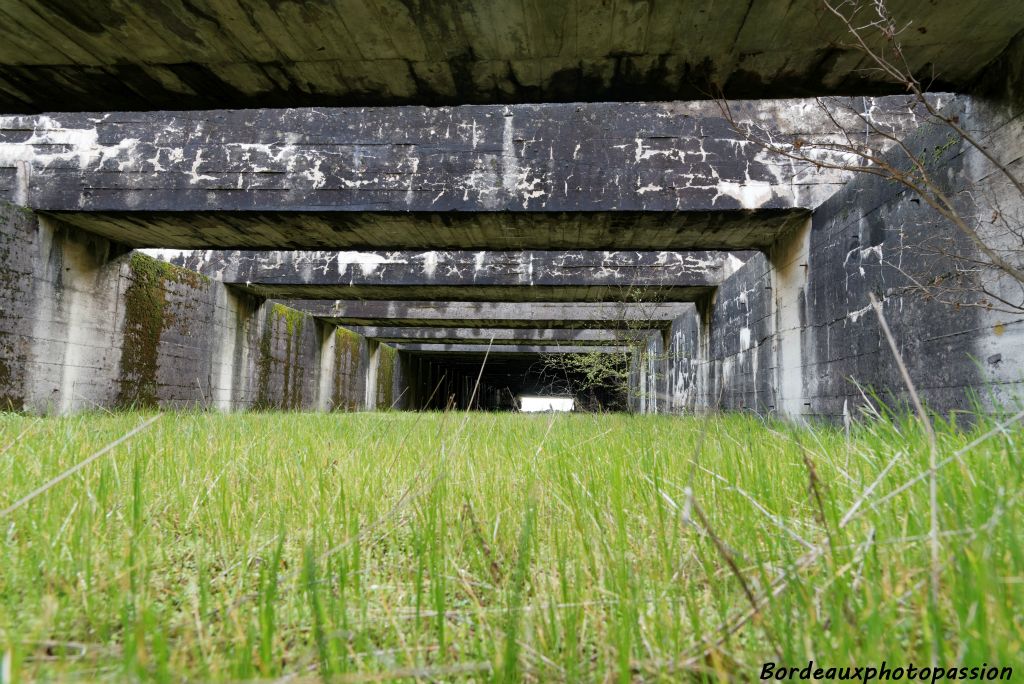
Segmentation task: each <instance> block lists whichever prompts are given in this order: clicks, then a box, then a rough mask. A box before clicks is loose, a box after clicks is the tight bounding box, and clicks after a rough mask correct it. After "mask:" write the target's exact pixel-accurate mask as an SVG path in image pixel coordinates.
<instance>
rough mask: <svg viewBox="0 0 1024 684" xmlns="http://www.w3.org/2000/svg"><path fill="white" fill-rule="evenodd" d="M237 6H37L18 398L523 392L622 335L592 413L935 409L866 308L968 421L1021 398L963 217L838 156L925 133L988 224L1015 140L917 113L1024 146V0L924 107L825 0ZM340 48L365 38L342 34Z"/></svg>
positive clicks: (235, 405)
mask: <svg viewBox="0 0 1024 684" xmlns="http://www.w3.org/2000/svg"><path fill="white" fill-rule="evenodd" d="M207 4H208V5H209V7H208V8H207V10H206V11H203V12H197V11H196V10H195V8H192V7H191V6H181V7H177V6H175V8H171V9H168V10H167V12H168V13H167V14H166V15H165V17H164V19H166V21H167V25H168V26H172V27H174V30H171V31H166V32H156V33H155V32H154V31H155V28H154V25H153V24H151V23H150V22H148V21H147V20H146V19H145V18H144V17H143V16H142V15H141V14H140V13H137V12H131V11H128V10H127V9H125V8H122V7H119V6H117V7H114V6H111V7H104V8H101V9H102V11H100V9H97V10H96V11H95V12H94V13H92V14H90V15H88V16H87V15H86V14H85V13H82V12H78V11H74V10H73V9H71V8H69V7H68V6H66V4H60V3H57V4H54V3H47V4H46V5H45V6H41V5H40V6H36V5H35V4H33V3H30V2H22V1H21V0H18V1H16V2H12V3H10V5H9V7H6V8H5V9H4V15H5V17H6V19H7V20H8V21H7V22H6V23H5V24H4V28H3V29H0V32H2V33H3V34H4V37H5V39H6V40H5V41H3V42H2V45H0V112H2V114H0V197H2V198H3V199H4V204H3V205H2V206H0V226H2V233H0V256H2V257H3V266H2V272H0V304H2V307H0V311H2V315H0V407H6V408H14V409H17V410H26V411H35V412H73V411H77V410H82V409H85V408H89V407H93V408H94V407H96V406H101V407H125V406H145V407H167V408H172V407H179V406H195V405H202V406H205V407H209V408H218V409H222V410H242V409H248V408H276V409H320V410H363V409H381V408H392V407H394V408H410V409H417V408H442V407H444V406H447V405H451V406H455V407H458V408H469V407H473V408H495V409H500V408H507V402H506V399H505V397H506V396H509V395H515V394H522V393H526V392H531V391H540V389H542V388H543V389H545V390H546V391H556V390H557V383H555V381H554V380H552V378H551V377H549V375H550V374H547V375H545V374H544V373H540V372H538V370H537V368H538V361H539V360H541V359H543V358H545V356H544V355H546V354H548V353H551V354H555V355H557V354H567V353H571V352H574V351H576V352H587V351H594V350H606V351H607V352H608V353H609V354H613V355H614V354H618V355H621V357H622V359H623V363H624V364H628V366H629V368H628V372H627V376H628V380H627V391H626V396H625V397H622V396H619V395H618V394H616V392H611V391H607V392H606V391H603V390H600V389H595V390H594V393H593V396H590V397H579V399H580V403H581V404H583V403H585V402H589V403H590V405H593V406H600V407H602V408H615V409H626V408H628V409H629V410H635V411H642V412H670V413H681V412H701V411H717V410H747V411H756V412H758V413H762V414H780V415H785V416H789V417H794V418H801V419H802V418H814V419H824V420H832V421H840V420H848V419H849V418H850V416H851V415H854V414H855V413H856V411H857V410H858V408H857V407H858V406H861V405H863V404H864V396H865V395H864V394H863V393H862V392H861V388H863V387H871V388H873V389H874V390H875V391H876V392H877V393H878V396H880V397H881V398H883V400H886V401H894V402H899V401H901V400H904V399H906V395H905V391H904V388H903V387H902V385H901V383H899V382H898V381H896V380H895V378H896V377H897V373H896V370H895V367H894V365H893V364H894V362H893V360H892V358H891V355H890V354H888V353H887V351H886V348H885V347H884V345H883V344H882V343H881V339H882V337H881V332H880V329H879V327H878V324H877V320H876V319H875V318H874V317H873V315H871V314H870V312H869V310H870V306H869V302H868V295H869V293H874V294H876V296H878V297H879V298H880V299H881V300H882V303H883V307H884V311H885V313H886V315H887V316H888V317H889V319H890V325H891V327H892V328H893V331H894V333H895V334H896V336H897V337H899V338H900V339H901V340H905V343H904V345H903V349H902V352H903V354H904V355H905V361H906V363H907V365H908V366H909V368H910V371H911V372H912V374H914V375H915V376H916V377H918V378H919V383H920V384H919V389H920V391H921V392H922V394H924V395H925V397H926V398H927V400H928V401H929V403H930V404H931V405H932V406H933V407H935V408H936V409H937V410H940V411H943V412H947V413H948V412H955V411H958V410H962V409H967V408H969V404H970V401H971V399H970V398H969V395H970V394H971V393H972V392H976V391H977V390H978V389H979V388H982V387H987V388H990V390H991V391H990V392H988V393H987V394H986V396H987V397H988V398H987V399H985V401H987V402H989V403H990V405H991V406H993V407H995V406H997V405H999V404H1000V402H1001V401H1004V400H1005V399H1007V398H1008V397H1011V396H1013V395H1014V394H1015V393H1016V392H1018V391H1019V388H1020V383H1021V368H1022V367H1024V360H1022V358H1021V351H1020V350H1021V349H1022V348H1024V345H1022V344H1021V341H1022V339H1024V337H1022V330H1024V328H1022V326H1024V321H1022V319H1021V318H1020V317H1019V316H1014V315H1010V314H1007V313H1005V312H1004V311H1001V310H999V309H998V307H985V306H969V307H962V308H960V309H958V310H954V308H952V307H945V306H942V305H940V304H939V303H938V302H936V301H934V300H928V299H927V298H915V297H913V296H911V295H910V294H908V292H909V291H910V290H912V289H913V288H912V285H913V284H914V283H915V282H921V281H922V280H923V282H931V280H933V279H934V278H936V277H939V276H942V274H944V273H948V272H949V264H948V263H942V262H941V260H940V261H936V260H935V259H934V258H933V256H932V255H931V253H930V252H929V251H928V249H927V247H928V244H929V242H930V241H931V240H933V239H934V238H935V237H936V236H942V237H943V239H947V240H949V241H951V244H954V245H956V249H958V250H961V251H963V253H964V254H966V255H967V257H968V258H970V257H971V254H972V253H971V251H970V250H971V249H972V247H971V245H970V244H964V243H963V240H959V242H957V240H958V238H957V237H956V232H955V230H952V229H951V226H950V224H949V223H948V221H946V220H945V219H944V218H943V217H942V216H940V215H938V214H935V213H934V212H932V213H929V211H928V208H927V207H926V206H923V205H922V203H921V201H920V198H918V197H916V196H915V195H914V193H913V192H912V191H910V190H908V189H907V188H901V187H897V186H896V185H894V184H893V183H891V182H890V181H887V180H886V179H885V178H880V177H877V176H872V175H871V174H865V173H861V172H860V171H859V170H858V169H856V168H851V167H850V166H849V165H848V164H846V163H845V162H844V157H843V153H842V152H841V149H842V147H841V146H842V144H844V142H848V141H849V132H850V131H856V132H857V135H856V140H857V144H858V145H861V146H863V147H864V148H865V149H869V150H871V153H872V154H873V155H875V156H876V158H878V159H883V160H885V159H888V160H892V159H897V158H898V155H899V153H900V149H908V150H911V151H913V152H914V153H915V154H918V155H919V156H920V157H921V158H924V159H930V160H933V161H934V163H936V164H939V165H941V169H942V174H943V175H942V178H943V182H944V183H946V184H947V185H948V186H949V189H950V192H951V193H953V194H954V195H955V196H957V197H958V198H963V199H962V201H964V202H966V203H967V210H968V211H969V212H974V213H975V214H977V215H978V216H984V215H986V211H985V208H984V207H983V206H982V205H983V204H984V201H983V200H984V198H986V197H991V198H994V199H993V201H995V202H996V203H997V205H998V206H999V207H1000V209H1001V210H1002V211H1003V212H1005V213H1006V215H1012V216H1016V215H1017V214H1018V213H1019V212H1020V211H1021V207H1022V206H1024V200H1022V199H1021V198H1020V197H1018V196H1016V195H1014V194H1013V193H1012V192H1008V191H1007V189H1006V187H1005V183H1002V182H1000V181H999V179H998V178H997V176H996V175H993V174H992V173H991V168H990V164H989V162H987V161H986V159H985V158H984V155H982V154H980V152H979V150H978V149H977V148H974V147H972V146H971V145H968V144H966V143H965V142H964V141H963V140H961V139H950V138H949V136H947V135H945V134H944V133H943V131H942V130H939V129H936V128H935V127H934V126H927V125H922V123H921V117H920V116H919V109H920V108H921V107H923V106H924V105H927V107H930V108H933V109H934V110H935V111H940V112H948V113H949V115H950V117H951V118H950V120H955V121H957V122H960V123H959V124H958V125H962V126H963V127H964V128H965V130H970V131H972V132H974V133H975V134H976V135H977V137H978V139H979V140H980V141H981V142H982V145H984V146H987V147H986V148H985V149H991V150H996V151H997V152H998V153H999V154H1000V155H1001V157H1000V158H1002V159H1005V160H1006V163H1007V164H1009V165H1010V166H1011V167H1012V168H1014V169H1016V168H1017V167H1018V166H1019V164H1020V163H1021V159H1022V158H1024V148H1022V144H1021V140H1024V135H1022V134H1021V125H1022V124H1021V121H1022V118H1021V117H1020V112H1021V110H1022V107H1024V105H1022V101H1021V95H1020V89H1019V87H1018V85H1019V78H1020V64H1021V60H1022V55H1024V38H1022V36H1024V23H1022V22H1024V20H1022V19H1021V17H1020V16H1019V12H1014V11H1013V8H1010V7H1009V6H1007V5H1006V4H1005V3H997V2H993V1H992V0H974V1H972V2H965V3H955V4H953V3H947V4H943V5H942V6H935V7H931V8H930V9H929V14H928V17H927V27H925V26H922V27H921V28H923V29H926V30H924V31H917V32H913V31H912V32H909V33H908V34H907V36H906V43H905V46H904V47H905V49H906V55H907V59H908V63H907V67H908V68H910V69H912V70H925V71H927V72H928V73H930V74H932V76H933V78H932V79H931V80H930V81H929V84H930V87H929V89H930V92H928V93H927V94H926V95H925V96H924V97H923V98H920V99H915V98H914V97H913V96H908V95H907V94H906V90H905V87H904V85H905V84H902V83H894V82H893V81H892V80H891V79H888V78H887V77H886V76H885V74H884V73H879V72H878V71H877V70H871V69H866V68H863V67H864V66H865V61H864V60H865V56H864V55H863V54H862V53H861V52H858V51H857V50H856V49H855V48H854V47H852V46H850V45H847V44H845V43H843V42H842V41H840V40H838V37H839V36H841V33H842V29H843V27H842V25H841V24H840V23H838V22H837V21H836V20H835V18H834V17H831V16H829V14H828V13H825V14H822V13H820V12H816V11H815V3H814V2H813V0H799V1H798V2H794V3H790V5H789V6H788V8H787V9H786V10H785V12H783V13H782V14H781V15H780V13H779V12H778V8H776V7H774V5H772V4H771V3H767V2H760V1H755V2H753V3H749V6H745V5H735V6H733V5H732V4H729V3H725V4H722V5H721V6H718V5H716V6H714V7H711V8H702V7H699V6H698V5H697V4H690V5H687V4H686V3H683V4H681V5H679V4H671V3H647V4H643V5H642V6H638V8H637V12H638V13H639V14H641V15H642V17H641V18H640V19H641V21H640V23H639V24H637V26H640V25H643V26H646V27H647V28H646V29H644V30H637V31H634V30H632V29H628V30H627V27H626V26H625V25H624V24H622V23H621V22H616V21H612V20H611V19H610V18H609V17H604V19H602V17H601V16H600V12H597V13H596V14H595V13H578V12H576V10H575V9H573V6H571V5H564V6H563V4H558V3H554V4H552V3H548V5H550V7H547V6H545V9H544V10H543V12H539V13H525V12H523V11H521V7H520V4H519V3H514V2H499V3H498V5H499V6H500V9H501V16H502V17H503V21H504V22H505V23H506V24H507V25H508V31H498V32H496V31H493V30H492V29H491V28H488V27H489V26H491V25H492V22H487V21H479V17H477V16H476V10H474V9H472V8H467V7H462V6H461V5H460V6H459V7H449V6H448V4H446V3H441V4H439V5H436V6H435V5H431V6H429V7H428V6H422V7H419V6H417V8H416V9H415V11H413V10H409V9H408V8H406V9H401V10H398V9H396V11H395V12H392V13H389V14H387V15H380V16H378V17H377V18H376V20H374V21H371V20H370V19H369V18H368V16H369V15H365V16H364V15H361V14H358V13H357V14H353V15H351V16H347V17H342V16H341V15H340V14H338V13H335V12H329V11H326V10H325V9H324V8H321V7H319V6H318V7H317V8H313V9H310V10H309V11H310V12H311V13H312V14H311V15H309V16H303V17H298V16H297V15H296V16H292V15H288V16H289V17H291V19H290V21H294V22H299V23H302V22H305V24H304V25H305V27H306V29H308V30H303V31H300V32H299V33H300V34H301V35H302V36H303V37H304V38H303V39H302V40H297V39H296V35H297V34H296V32H295V31H286V30H283V29H282V26H283V24H282V23H281V21H282V20H280V17H279V19H278V20H271V19H270V18H271V17H275V16H278V14H276V10H275V9H274V6H275V3H271V2H263V1H262V0H257V1H256V2H255V3H254V6H256V7H257V8H258V10H259V11H254V12H253V13H252V14H251V15H250V16H249V18H248V19H245V20H244V21H239V20H238V19H239V17H238V15H237V14H236V13H235V12H234V10H233V9H232V7H233V5H232V4H231V3H226V2H221V1H220V0H214V1H213V2H210V3H207ZM890 5H891V10H892V12H893V13H894V15H895V16H897V17H898V18H899V17H904V15H906V16H907V17H911V16H912V14H913V12H912V10H913V3H908V2H903V1H902V0H900V1H895V0H894V1H893V2H891V3H890ZM280 11H281V12H285V10H283V9H281V10H280ZM410 12H413V13H414V14H415V15H416V16H412V14H410ZM93 14H94V15H95V16H93ZM313 15H316V16H317V17H318V20H317V21H316V22H315V29H316V30H313V29H314V23H311V20H310V16H313ZM282 16H283V15H282ZM979 18H984V19H985V20H984V21H979V20H978V19H979ZM453 22H454V23H453ZM567 22H568V23H567ZM632 25H633V24H630V26H632ZM567 26H570V27H571V28H572V30H569V29H567V28H566V27H567ZM719 27H728V28H729V30H727V31H724V32H723V31H719V30H718V28H719ZM695 28H696V30H697V32H698V33H701V32H706V33H708V34H709V35H710V34H712V33H714V35H719V34H722V35H725V34H728V35H731V36H732V38H731V39H730V40H726V41H692V40H687V39H684V37H685V36H690V35H692V34H693V30H694V29H695ZM783 31H785V32H786V33H787V35H788V36H789V39H787V40H784V41H783V40H778V39H777V34H779V33H780V32H783ZM332 32H333V33H332ZM342 34H344V35H352V36H356V38H355V40H356V41H357V42H360V46H359V49H353V48H352V47H351V46H349V47H346V46H345V45H342V43H344V41H327V43H326V44H320V43H322V42H324V41H323V40H321V39H322V37H324V36H327V35H342ZM25 36H32V37H33V38H32V39H31V40H26V39H25ZM367 36H374V37H375V38H374V39H372V40H371V39H369V38H367ZM578 36H589V38H587V39H586V40H579V39H578ZM55 45H62V46H64V47H63V48H62V49H61V50H56V49H50V48H48V47H47V46H55ZM383 45H387V46H390V47H387V48H383V47H381V46H383ZM712 93H714V94H721V96H722V97H721V99H717V100H716V99H712V98H711V97H709V94H712ZM820 98H825V99H820ZM751 131H755V132H758V133H762V134H765V135H767V136H768V137H769V138H770V139H771V140H772V141H773V144H772V146H770V147H768V148H766V147H765V146H763V145H760V146H759V145H758V144H754V143H753V142H752V140H751ZM837 146H838V147H837ZM792 150H801V154H803V155H804V157H803V158H802V162H801V163H797V162H795V161H794V159H793V156H792V155H791V154H787V151H789V152H791V151H792ZM837 150H839V151H837ZM146 249H157V250H179V251H183V253H181V254H180V255H179V256H178V257H177V258H176V262H175V264H176V265H168V264H166V263H162V262H160V261H159V260H154V259H152V258H150V257H148V256H146V254H145V253H143V252H140V251H138V250H146ZM133 250H134V251H133ZM354 253H358V254H361V255H363V256H362V257H361V260H359V259H354V258H353V257H352V255H353V254H354ZM986 277H987V276H986ZM991 280H992V282H987V281H986V287H988V290H987V291H991V292H992V293H994V294H995V295H996V296H997V297H1001V298H1004V299H1005V298H1006V297H1012V296H1013V292H1012V287H1011V286H1010V285H1007V284H1006V283H1005V282H1004V281H1002V280H999V279H998V278H992V279H991ZM989 286H990V287H989ZM485 354H486V355H487V357H488V363H487V365H486V366H485V367H484V372H483V374H481V373H480V371H479V369H480V360H481V359H482V357H483V356H484V355H485ZM936 359H938V360H940V362H939V363H936ZM541 365H543V364H541ZM474 369H475V371H474ZM478 377H479V385H480V388H481V391H480V392H479V394H478V396H475V397H473V398H472V399H471V398H470V397H472V396H473V392H472V387H473V386H476V382H477V378H478ZM558 382H564V383H565V384H566V385H567V386H569V385H573V384H574V379H573V378H572V377H568V376H567V377H564V378H561V379H559V380H558ZM545 383H546V384H545ZM553 383H554V384H553ZM467 385H469V386H470V389H469V390H468V391H467ZM435 388H436V389H437V391H436V392H434V389H435ZM557 391H567V390H557Z"/></svg>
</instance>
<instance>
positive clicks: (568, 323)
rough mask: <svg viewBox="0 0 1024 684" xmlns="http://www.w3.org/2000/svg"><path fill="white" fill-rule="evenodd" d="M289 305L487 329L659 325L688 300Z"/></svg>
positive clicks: (359, 319) (386, 320)
mask: <svg viewBox="0 0 1024 684" xmlns="http://www.w3.org/2000/svg"><path fill="white" fill-rule="evenodd" d="M283 303H284V304H286V305H287V306H289V307H292V308H295V309H298V310H300V311H305V312H306V313H309V314H310V315H311V316H316V317H317V318H323V319H326V320H328V321H330V322H332V323H336V324H338V325H346V326H349V325H391V326H399V325H401V326H417V327H418V326H426V327H435V326H436V327H456V328H458V327H491V328H592V329H643V328H648V327H649V328H664V327H668V326H669V325H671V324H672V321H674V320H675V319H677V318H679V317H680V316H682V315H685V314H686V313H687V312H689V311H690V310H692V309H693V305H692V304H680V303H670V304H665V303H662V302H650V303H648V302H642V301H641V302H615V303H585V304H567V303H561V302H529V303H520V304H510V303H495V302H457V301H452V302H424V301H397V302H396V301H389V302H383V301H315V300H286V301H284V302H283Z"/></svg>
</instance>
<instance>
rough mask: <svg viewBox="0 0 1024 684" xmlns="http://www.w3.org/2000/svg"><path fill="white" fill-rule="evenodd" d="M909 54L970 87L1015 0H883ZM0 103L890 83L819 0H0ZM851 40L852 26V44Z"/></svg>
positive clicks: (1005, 32)
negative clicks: (140, 1)
mask: <svg viewBox="0 0 1024 684" xmlns="http://www.w3.org/2000/svg"><path fill="white" fill-rule="evenodd" d="M886 5H887V6H888V7H889V8H890V9H891V11H892V12H893V13H894V15H895V20H896V23H897V24H898V25H900V26H903V25H905V24H908V23H909V25H910V29H909V30H907V31H905V32H904V34H903V35H901V41H902V43H903V46H904V52H905V54H906V56H907V59H908V60H909V64H908V68H910V69H913V70H914V71H915V72H916V73H929V74H935V77H936V78H937V79H938V81H939V85H942V86H949V87H950V88H953V89H961V90H962V89H965V88H967V87H970V86H971V85H972V83H973V80H974V79H975V78H976V76H977V75H978V74H979V73H980V72H981V71H982V70H983V68H984V67H985V65H986V64H988V63H989V62H991V61H992V60H993V59H994V58H995V57H996V56H998V55H999V54H1000V52H1001V51H1002V50H1003V49H1004V48H1005V46H1006V44H1007V42H1008V41H1009V40H1010V39H1011V38H1012V37H1013V36H1014V35H1016V34H1017V33H1019V32H1020V31H1021V29H1022V28H1024V23H1022V20H1021V16H1020V12H1018V11H1016V10H1018V9H1019V8H1018V7H1017V6H1016V5H1015V4H1014V3H1013V2H993V1H992V0H962V1H961V2H933V3H929V4H928V5H927V12H923V11H922V10H921V5H920V3H916V2H911V1H910V0H889V1H888V2H887V3H886ZM2 16H3V22H0V38H2V39H0V64H2V65H3V67H2V68H0V110H3V111H45V110H55V109H64V110H66V109H71V110H83V109H90V108H120V109H134V110H154V109H183V108H184V109H198V108H204V107H211V106H217V107H245V108H254V107H275V106H276V107H280V106H295V105H296V104H324V103H335V104H347V105H371V104H373V105H381V104H384V105H393V104H400V103H410V104H452V103H463V102H538V101H561V102H567V101H568V102H572V101H578V100H595V101H615V100H618V101H622V100H627V101H628V100H676V99H691V98H698V99H699V98H704V97H707V96H708V93H716V92H719V91H720V90H724V92H725V93H726V94H728V95H730V96H732V97H751V98H767V97H786V96H804V95H823V94H828V93H843V94H858V95H859V94H878V93H880V92H898V90H899V85H900V84H896V83H892V82H891V81H889V80H888V79H887V78H886V77H885V74H882V73H879V72H878V71H877V70H873V69H868V68H865V67H866V65H865V64H864V59H863V56H862V55H861V54H860V53H859V52H858V51H857V50H856V49H854V47H853V46H851V45H849V42H850V41H849V40H848V36H845V32H844V31H843V27H842V26H841V24H840V23H839V22H838V21H837V20H836V19H835V18H834V17H833V16H832V15H831V14H830V13H829V12H827V11H825V10H824V8H823V7H822V6H821V4H820V3H819V2H817V1H815V0H795V1H793V2H789V3H784V4H780V3H778V2H772V1H771V0H751V1H749V2H717V3H716V2H710V3H709V2H665V1H661V0H659V1H656V2H647V1H645V2H615V3H612V2H593V1H590V0H568V1H563V2H547V1H543V0H528V1H527V2H520V1H519V0H492V1H490V2H485V3H467V2H458V1H456V0H432V1H431V2H400V1H399V0H360V1H357V2H345V3H335V2H288V1H280V0H247V1H246V2H243V3H239V2H234V1H233V0H208V1H206V2H203V3H201V4H196V3H191V2H172V1H170V0H149V1H148V2H146V3H145V5H138V4H135V3H130V2H91V1H90V2H87V1H85V0H77V1H75V2H61V1H57V0H7V2H5V3H4V7H3V15H2ZM844 38H846V40H844Z"/></svg>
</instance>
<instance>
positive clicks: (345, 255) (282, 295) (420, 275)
mask: <svg viewBox="0 0 1024 684" xmlns="http://www.w3.org/2000/svg"><path fill="white" fill-rule="evenodd" d="M749 256H750V254H749V253H741V254H740V255H739V256H735V255H732V254H728V253H724V252H588V251H579V250H577V251H569V252H533V251H529V252H487V251H481V252H445V251H431V252H322V251H321V252H282V251H271V252H250V251H245V252H241V251H235V252H221V251H213V250H211V251H205V252H192V253H191V254H188V255H187V256H185V257H184V258H183V259H181V260H180V262H176V263H181V265H183V266H185V267H186V268H188V269H190V270H194V271H198V272H200V273H203V274H205V275H208V276H210V277H213V278H216V279H217V280H220V281H221V282H224V283H226V284H229V285H236V286H243V287H244V288H245V289H246V290H249V291H252V292H254V293H257V294H260V295H263V296H266V297H271V298H275V299H288V298H296V299H303V298H305V299H329V298H333V299H362V300H373V299H383V300H402V299H423V298H430V299H434V300H438V301H447V300H451V299H455V298H461V299H463V300H469V301H473V300H479V301H490V302H502V301H571V302H594V301H630V300H631V299H633V298H636V297H640V296H642V295H643V294H651V295H652V296H654V294H653V293H656V297H657V299H658V300H660V301H693V300H694V299H699V298H701V297H707V296H708V295H709V294H710V293H711V292H712V291H713V289H714V288H715V287H716V286H718V284H719V283H720V282H721V281H722V280H723V279H724V278H726V277H727V276H728V275H730V274H731V273H732V272H734V271H735V270H736V268H738V267H739V266H740V265H741V264H742V263H743V261H742V259H744V258H749Z"/></svg>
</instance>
